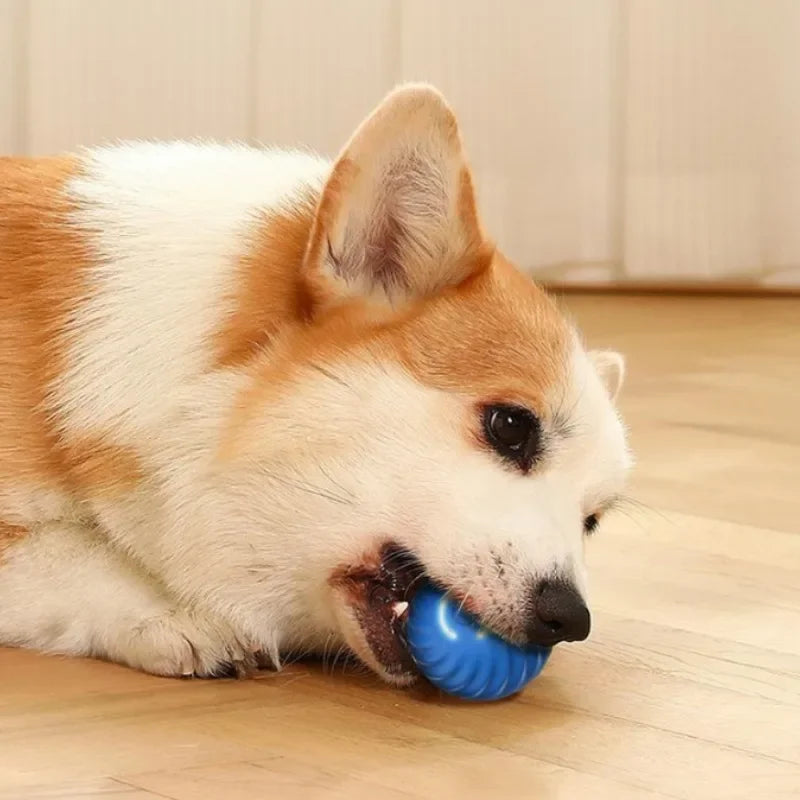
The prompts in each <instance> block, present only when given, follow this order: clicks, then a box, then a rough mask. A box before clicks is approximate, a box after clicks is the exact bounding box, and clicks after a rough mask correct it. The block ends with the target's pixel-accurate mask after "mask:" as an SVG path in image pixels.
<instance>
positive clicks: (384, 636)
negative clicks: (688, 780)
mask: <svg viewBox="0 0 800 800" xmlns="http://www.w3.org/2000/svg"><path fill="white" fill-rule="evenodd" d="M424 578H425V570H424V568H423V567H422V565H421V564H420V562H419V560H418V559H417V558H416V557H415V556H414V555H413V554H412V553H410V552H409V551H407V550H405V549H403V548H402V547H399V546H398V545H396V544H393V543H390V544H386V545H384V546H383V547H382V548H381V550H380V551H379V553H378V554H377V557H376V558H375V559H370V560H369V561H368V562H367V563H364V564H360V565H358V566H355V567H348V568H344V569H341V570H338V571H337V572H336V573H335V574H334V576H333V578H332V580H331V583H332V585H333V586H334V589H335V590H337V591H338V592H339V593H340V595H341V596H342V597H343V600H344V603H345V605H346V607H347V608H348V609H349V615H348V616H349V617H350V619H348V620H346V621H345V625H344V627H345V629H346V633H349V634H350V635H349V636H348V639H350V640H351V641H350V642H349V644H350V646H351V647H352V648H353V649H354V650H355V651H356V655H358V656H359V657H360V658H361V659H362V660H363V661H365V662H366V663H367V664H368V665H369V666H371V667H373V669H375V670H376V671H377V672H378V673H380V674H382V675H383V676H384V677H386V678H387V679H388V680H390V681H392V682H394V683H399V684H408V683H411V682H412V681H413V680H414V679H415V678H416V676H417V675H418V671H417V668H416V666H415V664H414V660H413V659H412V657H411V654H410V653H409V650H408V646H407V643H406V637H405V627H406V619H407V616H408V608H409V603H410V602H411V600H412V598H413V595H414V592H415V590H416V589H417V588H418V587H419V586H420V585H421V584H422V582H423V581H424ZM353 623H355V625H353ZM354 627H355V628H357V630H354ZM353 640H355V641H353ZM360 645H363V646H360Z"/></svg>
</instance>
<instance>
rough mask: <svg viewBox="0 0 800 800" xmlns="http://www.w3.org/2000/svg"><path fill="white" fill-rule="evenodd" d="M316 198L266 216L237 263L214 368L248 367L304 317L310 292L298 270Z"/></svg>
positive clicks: (301, 199)
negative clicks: (256, 355) (288, 325)
mask: <svg viewBox="0 0 800 800" xmlns="http://www.w3.org/2000/svg"><path fill="white" fill-rule="evenodd" d="M315 201H316V197H315V196H314V195H313V194H312V193H311V192H310V191H308V192H307V193H306V194H305V195H304V196H302V197H298V198H297V199H296V201H295V205H293V206H292V207H291V208H287V209H282V210H281V212H280V213H273V214H268V213H265V214H264V216H263V218H262V219H261V220H259V224H258V226H257V227H256V230H255V233H254V235H253V241H252V243H251V245H250V247H249V248H248V250H247V252H246V253H245V254H244V255H243V256H242V257H241V258H240V259H239V264H238V280H237V292H236V294H235V296H234V297H233V298H231V306H232V312H231V314H230V316H229V318H228V320H227V322H226V324H225V325H224V326H223V328H222V329H221V330H220V331H219V332H218V334H217V338H216V350H217V359H216V365H217V366H221V367H228V366H234V365H238V364H242V363H244V362H246V361H247V360H248V359H249V358H250V357H251V356H252V355H253V354H254V353H256V352H258V351H259V350H260V349H262V348H263V347H264V346H265V345H266V344H267V343H268V342H269V341H270V339H271V338H272V337H273V335H274V334H275V332H276V331H277V330H278V329H279V328H281V327H282V326H283V325H285V324H286V322H287V321H290V320H293V319H302V318H304V317H306V316H308V314H309V312H310V306H311V303H312V300H311V296H310V288H309V287H308V285H307V283H306V282H305V281H304V280H303V276H302V275H301V273H300V271H299V270H298V264H300V263H302V261H303V256H304V254H305V251H306V248H307V244H308V240H309V234H310V230H311V225H312V223H313V220H314V204H315Z"/></svg>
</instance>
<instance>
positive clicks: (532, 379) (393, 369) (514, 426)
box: [226, 86, 629, 683]
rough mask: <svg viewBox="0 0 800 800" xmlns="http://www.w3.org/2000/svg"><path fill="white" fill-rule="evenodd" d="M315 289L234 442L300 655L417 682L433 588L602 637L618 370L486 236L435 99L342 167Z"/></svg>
mask: <svg viewBox="0 0 800 800" xmlns="http://www.w3.org/2000/svg"><path fill="white" fill-rule="evenodd" d="M302 296H303V298H304V300H303V303H304V308H305V312H304V318H303V319H302V320H300V321H298V322H297V324H295V325H293V326H290V327H289V329H287V331H285V332H283V333H281V334H278V335H276V337H275V338H274V340H273V341H272V342H271V343H270V346H269V352H268V353H267V355H266V357H265V359H264V360H263V362H260V363H259V364H258V365H256V366H254V367H253V368H252V372H251V375H250V378H249V380H248V383H247V389H246V390H245V391H243V392H242V394H241V396H240V397H239V400H238V402H237V411H236V414H235V416H236V421H235V424H234V425H232V427H231V431H232V432H231V434H230V436H229V441H228V445H226V447H227V449H228V451H229V453H231V454H233V455H230V456H229V461H230V463H231V464H232V465H234V466H235V468H236V470H237V471H238V476H239V479H238V480H237V482H236V484H235V485H236V492H235V496H236V500H237V503H238V506H239V507H243V506H246V507H247V509H248V511H247V513H248V519H247V521H246V522H245V523H244V525H245V526H246V527H248V530H247V534H246V537H247V538H246V545H247V546H246V548H245V547H244V546H243V545H242V560H243V562H244V561H246V560H247V559H248V558H250V557H252V559H253V565H252V569H251V572H253V571H255V573H257V572H258V570H259V569H261V570H262V574H263V575H269V580H270V581H271V586H272V591H273V592H274V591H275V589H274V586H275V585H276V584H277V585H279V586H280V587H281V591H282V592H283V595H282V596H281V602H282V603H284V605H285V609H286V615H287V617H286V618H287V619H289V618H290V619H291V620H292V623H291V626H290V627H292V630H286V631H282V636H283V639H284V641H285V643H286V644H288V645H298V646H300V645H304V644H309V643H311V644H314V643H316V645H317V646H321V645H322V644H324V641H325V637H326V636H328V635H330V636H333V638H337V637H338V635H340V636H341V637H343V638H344V640H345V641H346V642H347V644H348V645H349V646H350V647H351V648H352V650H353V651H354V652H355V653H356V654H357V655H358V656H359V657H360V658H361V659H362V660H363V661H364V662H365V663H367V664H368V665H370V666H371V667H373V668H374V669H375V670H376V671H377V672H378V673H379V674H381V675H383V676H384V677H386V678H388V679H390V680H394V681H395V682H398V683H403V682H406V681H408V680H410V679H411V678H412V677H413V667H412V666H411V664H410V661H409V658H408V655H407V653H406V651H405V648H404V647H403V644H402V636H401V635H399V634H400V632H401V628H402V617H403V614H404V611H405V609H406V607H407V601H408V600H409V598H410V597H411V595H412V594H413V589H414V586H415V585H416V584H417V583H418V581H419V580H421V579H422V578H421V576H424V577H425V578H427V579H429V580H432V581H434V582H435V583H437V584H439V585H440V586H442V587H445V588H446V589H448V590H450V591H451V592H452V593H453V595H454V596H455V597H457V598H460V599H461V600H462V601H463V603H464V605H465V607H466V608H468V609H469V610H470V611H472V612H473V613H474V614H475V615H477V616H478V617H479V618H480V619H481V620H482V621H483V622H484V623H485V624H486V625H487V626H489V627H490V628H492V629H494V630H496V631H498V632H499V633H500V634H502V635H503V636H505V637H507V638H508V639H510V640H512V641H516V642H536V643H542V644H553V643H555V642H558V641H563V640H577V639H583V638H585V637H586V635H587V634H588V632H589V611H588V610H587V604H586V599H585V598H586V595H585V591H586V582H585V575H584V558H583V549H584V539H585V537H586V535H587V534H588V533H591V531H592V530H593V529H594V527H595V526H596V525H597V523H598V521H599V519H600V518H601V516H602V515H603V513H604V511H605V510H606V509H607V508H608V507H609V506H610V504H612V503H613V501H614V499H615V497H616V496H617V494H618V493H619V491H620V489H621V486H622V482H623V479H624V476H625V473H626V471H627V469H628V462H629V458H628V454H627V449H626V444H625V437H624V432H623V428H622V425H621V424H620V421H619V419H618V416H617V413H616V411H615V409H614V405H613V399H614V396H615V395H616V393H617V391H618V389H619V386H620V383H621V380H622V373H623V369H622V360H621V358H620V357H619V356H618V355H617V354H614V353H608V352H603V353H593V352H587V351H586V350H585V349H584V347H583V345H582V343H581V340H580V339H579V337H578V335H577V334H576V333H575V331H574V330H573V328H572V326H571V324H570V323H569V321H568V320H566V319H565V318H564V316H563V315H562V314H561V313H560V311H559V309H558V308H557V307H556V305H555V304H554V303H553V302H552V301H551V300H550V299H549V297H548V296H547V295H546V294H545V293H543V292H542V290H540V289H539V288H538V287H537V286H536V285H535V284H534V283H533V282H532V281H531V280H530V279H528V278H527V277H525V276H523V275H522V274H521V273H520V272H518V271H517V270H516V269H515V268H514V267H513V266H512V265H511V264H509V263H508V261H506V259H505V258H504V257H503V256H502V255H501V254H500V253H499V252H498V251H497V250H496V249H495V247H494V246H493V244H492V243H491V242H490V240H489V239H488V238H487V236H486V235H485V233H484V231H483V229H482V227H481V224H480V222H479V219H478V214H477V211H476V204H475V198H474V193H473V185H472V178H471V174H470V171H469V168H468V166H467V163H466V160H465V157H464V153H463V150H462V145H461V140H460V136H459V132H458V128H457V125H456V121H455V118H454V116H453V114H452V112H451V110H450V109H449V108H448V106H447V105H446V104H445V102H444V101H443V99H442V98H441V96H440V95H439V94H438V93H436V92H435V91H434V90H432V89H429V88H427V87H416V86H412V87H405V88H402V89H399V90H397V91H396V92H394V93H392V94H391V95H390V96H389V97H388V98H387V99H386V100H385V101H384V102H383V103H382V104H381V105H380V106H379V108H378V109H377V110H376V111H375V112H374V113H373V114H372V116H370V117H369V118H368V119H367V120H366V121H365V122H364V123H363V124H362V126H361V127H360V128H359V129H358V130H357V131H356V133H355V135H354V136H353V138H352V139H351V141H350V142H349V144H348V145H347V146H346V147H345V149H344V151H343V153H342V154H341V156H340V157H339V159H338V160H337V161H336V163H335V165H334V167H333V169H332V171H331V172H330V175H329V177H328V178H327V182H326V184H325V186H324V188H323V190H322V193H321V195H320V197H319V200H318V203H317V206H316V212H315V216H314V221H313V225H312V227H311V229H310V235H309V239H308V246H307V250H306V255H305V261H304V265H303V274H302ZM266 521H268V523H267V522H266ZM239 527H240V528H241V525H239ZM248 553H249V554H251V556H248ZM264 582H265V583H266V580H265V581H264ZM272 602H274V597H273V599H272Z"/></svg>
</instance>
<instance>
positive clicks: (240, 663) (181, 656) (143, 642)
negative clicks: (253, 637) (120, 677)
mask: <svg viewBox="0 0 800 800" xmlns="http://www.w3.org/2000/svg"><path fill="white" fill-rule="evenodd" d="M115 649H118V652H116V653H114V654H113V655H114V656H115V658H114V660H118V661H121V662H123V663H125V664H127V665H128V666H130V667H134V668H136V669H141V670H143V671H144V672H149V673H151V674H153V675H164V676H168V677H186V678H188V677H192V676H196V677H200V678H218V677H219V678H221V677H239V678H242V677H247V676H249V675H251V674H252V673H253V672H255V671H256V669H257V666H258V665H257V660H256V657H255V654H254V653H253V652H252V651H251V649H250V648H248V647H247V646H246V645H245V644H244V643H242V642H241V641H240V640H239V639H238V638H237V637H236V635H235V634H234V633H233V631H231V629H230V628H229V627H228V626H227V625H225V624H223V623H220V622H217V621H211V620H207V619H204V618H199V617H197V616H195V615H193V614H190V613H189V612H187V611H182V610H177V611H172V612H170V613H167V614H163V615H161V616H158V617H153V618H151V619H148V620H146V621H144V622H141V623H140V624H138V625H137V626H136V627H135V628H133V629H132V630H130V631H129V632H127V633H125V634H124V635H123V636H122V637H121V638H120V641H119V642H118V648H115Z"/></svg>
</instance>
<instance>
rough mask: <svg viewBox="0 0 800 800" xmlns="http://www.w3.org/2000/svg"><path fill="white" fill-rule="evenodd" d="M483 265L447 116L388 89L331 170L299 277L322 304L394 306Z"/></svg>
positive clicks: (454, 131) (430, 103) (431, 99)
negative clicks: (370, 301) (363, 301)
mask: <svg viewBox="0 0 800 800" xmlns="http://www.w3.org/2000/svg"><path fill="white" fill-rule="evenodd" d="M490 257H491V248H490V246H489V245H487V244H486V243H485V241H484V238H483V233H482V230H481V227H480V223H479V221H478V216H477V212H476V208H475V196H474V192H473V187H472V177H471V174H470V171H469V168H468V166H467V163H466V159H465V157H464V152H463V149H462V145H461V138H460V136H459V132H458V125H457V123H456V119H455V116H454V115H453V112H452V111H451V110H450V108H449V107H448V106H447V104H446V102H445V101H444V98H443V97H442V96H441V95H440V94H439V93H438V92H437V91H436V90H435V89H432V88H430V87H428V86H424V85H407V86H403V87H401V88H399V89H396V90H395V91H394V92H392V93H391V94H389V95H388V97H386V99H385V100H384V101H383V102H382V103H381V104H380V105H379V106H378V108H377V109H376V110H375V111H374V112H373V113H372V114H371V115H370V116H369V117H368V118H367V119H366V120H365V121H364V122H363V123H362V124H361V126H360V127H359V128H358V130H356V132H355V134H354V135H353V137H352V139H351V140H350V142H349V143H348V144H347V146H346V147H345V148H344V150H343V151H342V153H341V155H340V156H339V158H338V159H337V161H336V163H335V164H334V167H333V169H332V171H331V174H330V176H329V178H328V180H327V183H326V185H325V187H324V189H323V191H322V195H321V197H320V200H319V204H318V207H317V211H316V217H315V220H314V224H313V227H312V231H311V237H310V240H309V248H308V251H307V253H306V262H305V270H306V276H307V278H308V279H309V280H310V282H311V284H312V286H314V287H316V288H317V289H319V290H320V292H319V293H321V294H322V295H323V296H328V297H330V296H331V295H333V296H334V297H336V298H341V297H352V296H355V295H362V296H378V297H381V298H384V299H388V301H389V302H390V303H392V304H395V303H397V302H402V301H403V300H405V299H412V298H415V297H422V296H425V295H429V294H431V293H434V292H436V291H437V290H439V289H441V288H443V287H445V286H449V285H455V284H458V283H460V282H461V281H463V280H464V279H465V278H467V277H468V276H469V275H470V274H472V273H473V272H476V271H478V270H479V269H481V268H483V267H485V266H486V264H487V263H488V260H489V259H490Z"/></svg>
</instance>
